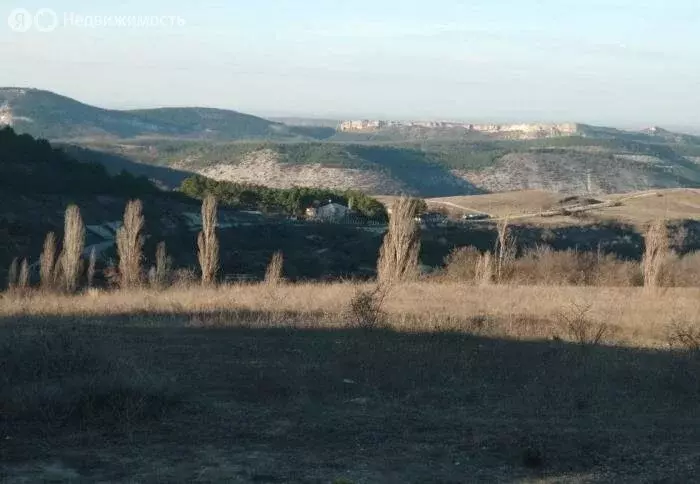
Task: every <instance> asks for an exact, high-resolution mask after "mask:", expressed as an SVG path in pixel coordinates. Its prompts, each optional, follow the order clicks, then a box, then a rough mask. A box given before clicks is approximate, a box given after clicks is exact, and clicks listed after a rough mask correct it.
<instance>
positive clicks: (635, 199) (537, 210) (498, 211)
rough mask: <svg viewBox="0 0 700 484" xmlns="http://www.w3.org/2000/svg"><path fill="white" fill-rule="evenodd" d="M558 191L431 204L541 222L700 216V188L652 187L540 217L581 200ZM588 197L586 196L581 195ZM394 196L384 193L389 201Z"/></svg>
mask: <svg viewBox="0 0 700 484" xmlns="http://www.w3.org/2000/svg"><path fill="white" fill-rule="evenodd" d="M571 198H572V197H569V196H566V195H564V194H561V193H556V192H546V191H539V190H528V191H515V192H504V193H492V194H487V195H472V196H463V197H446V198H430V199H427V200H426V201H427V202H428V204H429V206H431V207H445V208H447V209H448V210H454V211H455V212H460V213H461V212H464V213H472V212H478V213H487V214H489V215H491V216H492V217H494V218H501V217H509V218H510V219H511V220H513V221H517V222H527V223H532V224H542V225H559V224H564V225H566V224H575V225H580V224H582V223H584V224H585V223H597V222H603V221H616V222H621V223H630V224H634V225H644V224H648V223H649V222H651V221H653V220H658V219H664V220H668V221H675V220H689V219H691V220H692V219H699V218H700V191H698V190H696V189H690V188H682V189H668V190H653V191H646V192H637V193H626V194H617V195H603V196H591V197H590V198H591V199H595V200H598V201H600V202H607V201H614V202H618V205H617V206H605V207H600V208H592V209H591V210H589V211H586V212H585V218H582V217H580V216H566V215H557V216H550V217H541V216H540V214H541V213H542V212H547V211H550V210H553V209H557V208H563V207H567V206H572V205H577V204H578V200H577V199H573V200H570V201H569V199H571ZM580 198H586V197H580ZM391 200H392V199H391V197H384V198H383V199H382V201H383V202H384V203H390V202H391Z"/></svg>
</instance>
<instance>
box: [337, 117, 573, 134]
mask: <svg viewBox="0 0 700 484" xmlns="http://www.w3.org/2000/svg"><path fill="white" fill-rule="evenodd" d="M392 129H418V130H421V129H424V130H435V129H437V130H453V131H457V132H462V133H482V134H495V135H499V134H502V135H506V136H508V137H516V138H520V139H536V138H551V137H558V136H573V135H576V134H580V133H581V127H580V125H578V124H576V123H562V124H471V123H449V122H442V121H425V122H422V121H381V120H367V119H366V120H356V121H342V122H341V123H340V124H339V125H338V131H339V132H342V133H376V132H380V131H383V130H392Z"/></svg>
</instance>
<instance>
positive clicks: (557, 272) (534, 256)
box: [510, 246, 640, 287]
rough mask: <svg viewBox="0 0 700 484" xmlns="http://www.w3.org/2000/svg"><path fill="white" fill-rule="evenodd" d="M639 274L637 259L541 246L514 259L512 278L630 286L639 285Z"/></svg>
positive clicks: (523, 282)
mask: <svg viewBox="0 0 700 484" xmlns="http://www.w3.org/2000/svg"><path fill="white" fill-rule="evenodd" d="M639 275H640V272H639V265H638V264H637V263H634V262H626V261H621V260H619V259H617V258H616V257H615V256H614V255H603V254H600V253H593V252H578V251H575V250H566V251H554V250H552V249H551V248H549V247H547V246H540V247H537V248H535V249H531V250H528V251H526V252H525V253H524V254H523V255H522V256H521V257H520V258H518V259H515V260H514V261H513V262H512V273H511V276H510V280H511V282H513V283H516V284H520V285H545V286H616V287H627V286H634V285H639V284H638V279H639Z"/></svg>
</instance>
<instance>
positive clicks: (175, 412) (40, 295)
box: [0, 198, 700, 484]
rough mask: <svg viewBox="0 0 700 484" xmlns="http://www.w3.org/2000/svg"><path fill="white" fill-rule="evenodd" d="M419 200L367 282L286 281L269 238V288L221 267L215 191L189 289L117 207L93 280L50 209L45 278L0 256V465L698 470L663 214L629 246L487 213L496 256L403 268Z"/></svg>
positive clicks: (200, 471)
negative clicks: (531, 245) (100, 271)
mask: <svg viewBox="0 0 700 484" xmlns="http://www.w3.org/2000/svg"><path fill="white" fill-rule="evenodd" d="M416 208H417V202H416V201H415V200H411V199H408V198H402V199H400V200H399V201H398V202H397V203H396V204H395V205H394V210H393V211H392V214H393V215H392V218H391V220H390V223H389V229H388V233H387V235H386V236H385V237H384V242H383V245H382V247H381V249H380V252H379V257H378V260H377V281H378V282H362V283H359V282H353V281H347V282H333V283H319V282H317V283H296V284H292V283H288V282H286V281H285V280H284V255H283V254H281V253H277V254H276V255H275V257H273V258H272V259H271V261H270V265H269V267H268V270H267V272H266V278H265V281H264V282H262V283H256V284H237V285H217V265H218V261H219V258H218V257H219V249H220V247H219V241H218V238H217V234H216V223H217V222H216V213H217V212H216V201H215V200H214V199H213V198H207V199H206V201H205V202H204V204H203V208H202V210H203V225H204V226H203V229H202V232H201V233H200V234H199V237H198V244H197V255H198V261H199V264H200V271H199V273H200V274H201V277H200V282H199V283H197V282H195V281H193V280H192V279H178V278H177V277H176V272H174V271H173V268H172V267H171V266H170V263H169V262H168V258H167V256H166V253H165V248H164V247H163V249H162V251H160V256H159V257H157V260H156V262H155V266H154V267H153V268H151V269H150V270H147V268H145V267H142V253H141V250H142V244H143V237H144V233H143V227H144V218H143V215H142V213H141V205H140V204H139V203H130V204H129V205H128V208H127V210H126V211H125V219H124V225H123V227H122V228H120V230H119V235H118V238H117V243H118V254H119V259H120V260H119V265H118V267H116V268H114V269H113V270H114V271H115V272H113V273H112V274H113V278H112V279H111V281H112V282H107V283H105V284H104V287H103V288H102V289H99V288H96V287H95V284H94V275H95V274H94V273H95V260H94V258H93V257H91V258H90V260H89V261H88V264H87V267H85V264H84V261H82V260H81V257H80V254H81V252H82V249H83V247H84V227H83V225H82V221H81V218H80V214H79V211H78V209H77V207H69V209H68V210H67V211H66V224H65V226H66V230H65V232H66V233H65V234H64V238H63V242H62V243H61V250H60V252H59V251H58V250H57V242H56V240H55V238H54V237H53V236H48V237H47V239H46V243H45V246H44V251H43V253H42V257H41V261H42V264H41V270H40V276H41V280H40V284H39V285H37V284H34V285H32V283H33V282H36V281H32V280H31V278H30V273H29V270H28V264H27V262H26V260H25V261H22V262H19V261H18V260H15V261H14V262H13V264H12V266H11V268H10V270H9V271H8V273H9V277H8V290H7V291H6V292H4V293H2V294H0V481H1V482H7V483H17V484H19V483H26V482H71V483H93V482H125V483H127V482H128V483H131V482H139V483H160V482H241V483H297V482H298V483H332V484H340V483H345V484H347V483H375V482H376V483H383V482H389V483H393V482H396V483H405V482H416V483H430V482H435V483H457V482H479V481H486V482H689V481H692V480H694V479H696V476H697V472H698V470H699V468H700V428H698V426H697V425H696V423H697V408H698V405H697V403H698V399H699V398H700V311H699V310H700V283H698V282H697V281H698V276H697V275H698V274H700V269H698V267H700V266H699V264H698V261H699V260H700V259H698V257H697V254H690V255H688V256H687V257H678V256H676V255H674V254H673V253H672V252H671V251H670V244H669V239H670V237H669V232H668V229H667V227H666V224H664V223H663V222H662V221H658V222H657V223H654V224H652V225H651V226H650V227H649V228H648V230H647V231H646V233H645V236H644V240H645V248H644V257H643V259H642V262H641V263H639V262H635V261H621V260H618V259H615V258H614V257H612V258H611V257H609V256H605V255H603V254H594V253H579V252H576V251H569V252H558V253H555V252H552V251H551V250H549V249H547V250H545V249H542V248H539V249H537V250H536V251H534V252H528V253H526V254H524V255H522V256H521V257H517V254H516V251H515V245H514V239H513V237H512V236H511V234H510V232H509V229H508V227H507V224H505V223H501V224H499V226H498V237H497V243H496V246H495V247H494V250H493V253H491V252H485V253H482V252H479V251H477V250H476V249H473V248H466V247H465V248H461V249H459V250H456V251H454V252H453V253H452V254H451V255H450V259H449V261H448V263H447V264H446V267H445V268H444V270H442V271H439V272H437V273H434V274H430V275H425V274H424V275H420V273H419V254H420V242H421V237H420V230H419V228H418V225H417V224H416V223H415V221H414V216H415V213H416ZM57 255H58V257H57ZM147 274H148V276H147ZM110 284H111V285H110ZM639 285H643V287H638V286H639ZM671 286H674V287H671ZM677 286H687V287H677Z"/></svg>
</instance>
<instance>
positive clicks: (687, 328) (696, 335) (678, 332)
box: [668, 321, 700, 353]
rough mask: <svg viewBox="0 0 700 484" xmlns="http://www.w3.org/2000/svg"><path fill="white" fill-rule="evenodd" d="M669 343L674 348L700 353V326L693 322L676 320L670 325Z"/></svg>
mask: <svg viewBox="0 0 700 484" xmlns="http://www.w3.org/2000/svg"><path fill="white" fill-rule="evenodd" d="M668 343H669V346H670V347H671V348H673V349H680V350H683V351H689V352H692V353H700V327H698V325H697V324H693V323H688V322H678V321H674V322H673V323H671V325H670V326H669V331H668Z"/></svg>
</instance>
